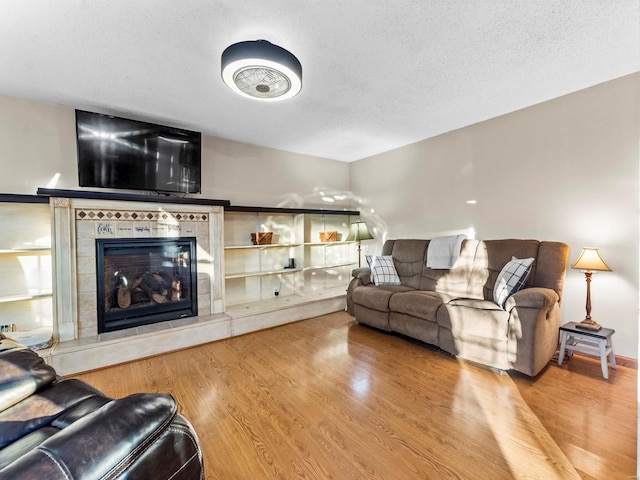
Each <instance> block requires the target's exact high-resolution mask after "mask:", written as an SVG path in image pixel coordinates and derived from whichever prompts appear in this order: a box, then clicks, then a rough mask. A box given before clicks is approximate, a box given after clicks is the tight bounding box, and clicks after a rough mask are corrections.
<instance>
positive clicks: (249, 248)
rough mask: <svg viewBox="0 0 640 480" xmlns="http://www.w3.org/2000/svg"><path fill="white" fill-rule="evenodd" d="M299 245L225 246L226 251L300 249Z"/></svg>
mask: <svg viewBox="0 0 640 480" xmlns="http://www.w3.org/2000/svg"><path fill="white" fill-rule="evenodd" d="M299 246H300V244H299V243H273V244H267V245H229V246H225V247H224V249H225V250H255V249H261V248H291V247H299Z"/></svg>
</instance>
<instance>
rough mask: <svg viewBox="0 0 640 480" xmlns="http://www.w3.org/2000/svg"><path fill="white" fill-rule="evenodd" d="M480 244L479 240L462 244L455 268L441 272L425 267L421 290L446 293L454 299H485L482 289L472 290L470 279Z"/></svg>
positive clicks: (465, 241) (466, 241)
mask: <svg viewBox="0 0 640 480" xmlns="http://www.w3.org/2000/svg"><path fill="white" fill-rule="evenodd" d="M478 244H479V242H478V240H464V241H463V242H462V246H461V248H460V255H459V257H458V261H457V262H456V265H455V268H452V269H449V270H441V269H436V268H429V267H427V266H426V265H425V266H424V269H423V271H422V278H421V281H420V287H419V288H420V290H430V291H435V292H440V293H445V294H447V295H451V296H452V297H465V298H477V299H483V298H484V296H483V295H484V293H483V291H482V288H476V289H475V290H472V289H471V288H470V287H471V286H472V284H471V283H470V278H471V274H472V272H473V270H474V268H475V258H476V250H477V249H478Z"/></svg>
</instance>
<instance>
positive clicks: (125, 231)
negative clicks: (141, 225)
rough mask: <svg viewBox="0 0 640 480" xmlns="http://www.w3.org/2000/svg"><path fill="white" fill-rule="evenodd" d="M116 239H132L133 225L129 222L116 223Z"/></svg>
mask: <svg viewBox="0 0 640 480" xmlns="http://www.w3.org/2000/svg"><path fill="white" fill-rule="evenodd" d="M116 237H119V238H129V237H133V224H132V223H131V222H117V223H116Z"/></svg>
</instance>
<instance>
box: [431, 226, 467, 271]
mask: <svg viewBox="0 0 640 480" xmlns="http://www.w3.org/2000/svg"><path fill="white" fill-rule="evenodd" d="M465 238H467V236H466V235H462V234H461V235H448V236H446V237H436V238H433V239H432V240H431V242H430V243H429V248H428V249H427V267H429V268H438V269H450V268H453V267H455V266H456V262H457V261H458V257H459V256H460V247H461V246H462V241H463V240H464V239H465Z"/></svg>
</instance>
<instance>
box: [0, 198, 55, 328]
mask: <svg viewBox="0 0 640 480" xmlns="http://www.w3.org/2000/svg"><path fill="white" fill-rule="evenodd" d="M50 224H51V222H50V214H49V204H48V203H47V202H43V201H42V200H40V199H34V198H33V197H31V196H23V195H7V194H3V195H1V196H0V226H1V228H0V273H1V275H0V330H3V331H5V332H7V331H9V330H11V331H12V332H14V336H15V337H16V338H17V339H19V335H20V334H22V333H24V332H33V331H35V330H39V331H42V330H46V331H52V330H53V306H52V278H53V277H52V270H51V269H52V263H51V227H50Z"/></svg>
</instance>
